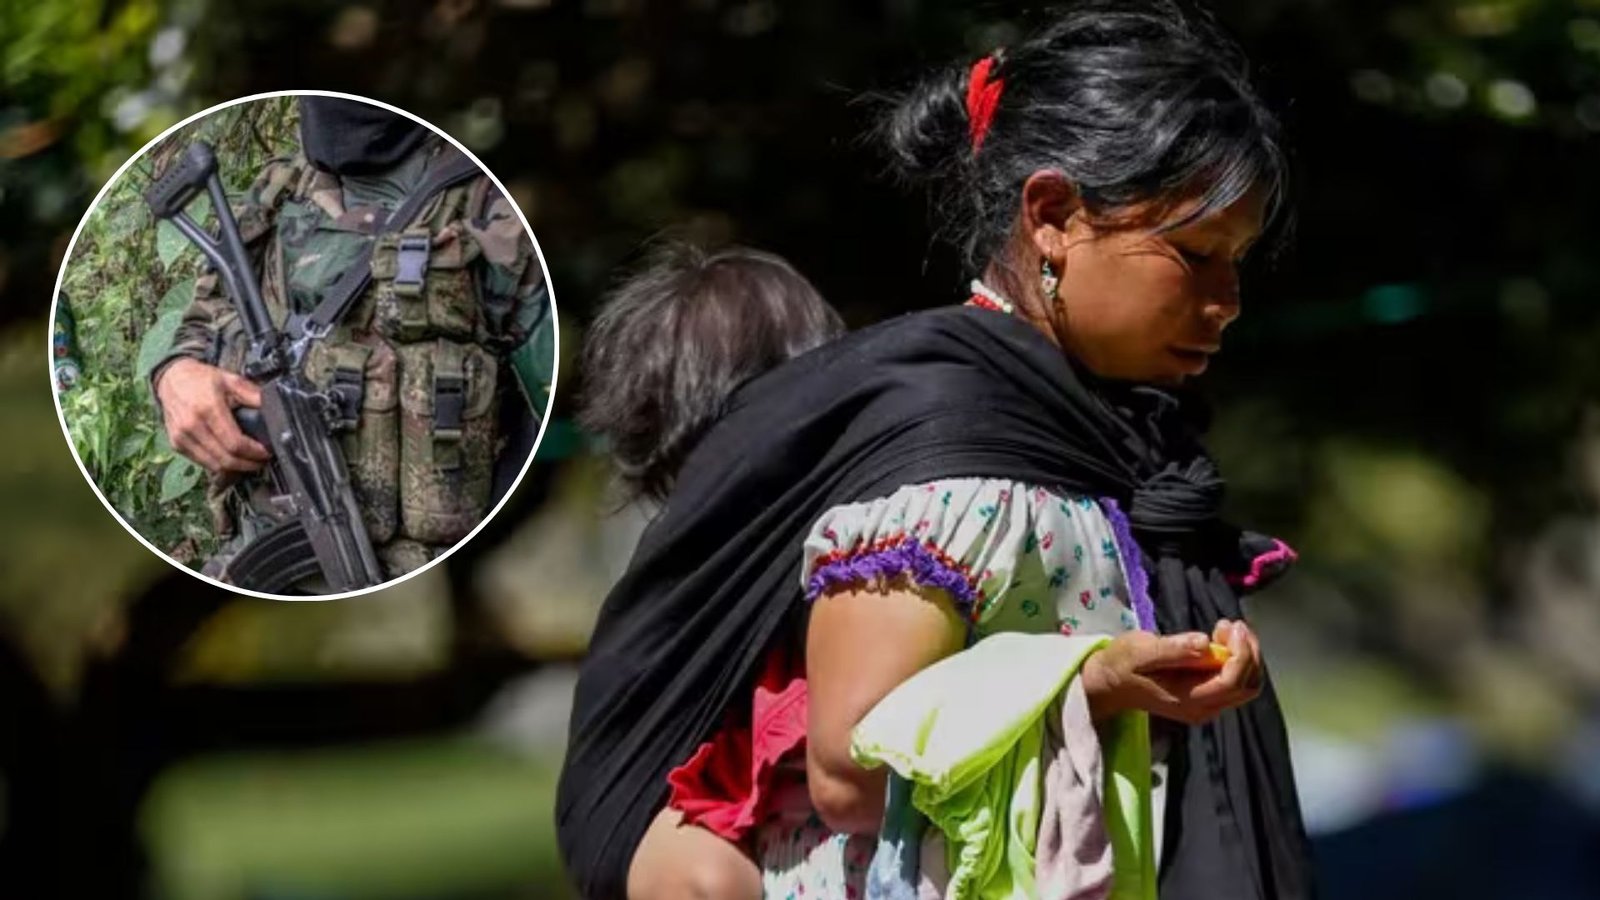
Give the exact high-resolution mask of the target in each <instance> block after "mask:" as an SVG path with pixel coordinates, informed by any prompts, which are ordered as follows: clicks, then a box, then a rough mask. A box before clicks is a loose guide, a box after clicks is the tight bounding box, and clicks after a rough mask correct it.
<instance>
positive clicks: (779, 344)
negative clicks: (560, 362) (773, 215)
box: [578, 243, 844, 500]
mask: <svg viewBox="0 0 1600 900" xmlns="http://www.w3.org/2000/svg"><path fill="white" fill-rule="evenodd" d="M843 331H844V322H843V320H842V319H840V317H839V314H838V312H837V311H835V310H834V308H833V307H832V306H830V305H828V303H827V302H826V301H825V300H823V299H822V296H821V295H820V294H818V293H817V290H816V288H814V287H812V285H811V282H809V281H807V280H806V278H805V276H803V275H801V274H800V273H799V272H798V271H796V270H795V268H794V267H793V266H791V265H790V264H789V263H788V262H787V261H785V260H784V259H783V258H782V257H779V256H776V255H774V254H771V253H765V252H762V251H760V250H752V249H749V248H745V247H730V248H727V249H724V250H719V251H717V252H712V253H708V252H706V251H705V250H702V249H700V248H697V247H694V246H691V245H688V244H682V243H666V244H662V245H659V246H657V247H656V248H655V249H654V250H653V251H652V252H651V253H649V254H648V256H647V258H646V260H645V262H644V264H643V265H642V266H641V267H640V268H639V269H638V270H636V271H635V272H634V273H633V274H632V275H630V276H629V277H627V278H626V279H625V280H624V281H623V282H622V283H621V284H620V285H618V287H617V288H616V289H615V290H614V291H612V293H611V295H610V296H609V297H608V298H607V300H606V302H605V304H604V305H603V307H602V308H601V310H600V313H599V315H598V316H597V317H596V318H595V321H594V323H593V324H592V325H591V326H590V328H589V334H588V336H587V338H586V339H585V342H584V348H583V373H584V384H585V388H584V392H583V398H582V402H581V408H580V411H579V414H578V421H579V423H580V424H581V425H582V426H583V427H584V428H585V429H586V430H588V431H589V432H591V433H592V434H596V435H599V436H601V437H603V438H605V439H606V441H607V443H608V444H609V449H610V452H611V456H612V459H613V461H614V462H615V464H616V466H617V469H618V473H619V474H620V475H621V478H622V481H623V484H624V486H625V487H626V488H627V489H628V491H629V492H630V496H631V497H639V496H644V497H649V498H651V499H655V500H664V499H665V498H666V495H667V493H668V492H669V491H670V490H671V488H672V485H673V482H674V481H675V480H676V478H677V474H678V469H679V468H680V467H681V466H682V465H683V461H684V459H686V458H687V457H688V455H689V451H690V450H692V449H693V447H694V445H695V444H696V443H697V442H698V441H699V439H700V438H701V437H702V436H703V435H704V434H705V432H706V430H707V429H708V428H710V426H711V425H712V424H713V423H714V422H716V420H717V419H718V418H720V417H721V416H722V413H723V412H724V410H725V409H726V406H727V402H728V398H729V397H730V396H731V395H732V394H733V392H734V390H735V389H736V388H738V386H739V385H740V384H742V383H743V382H745V381H747V380H749V379H750V378H753V377H755V376H757V375H760V374H761V373H763V372H765V371H767V370H768V369H771V368H773V367H774V366H776V365H778V364H779V363H781V362H783V361H785V360H787V359H790V358H791V357H794V356H798V355H800V354H801V353H804V352H805V351H807V350H810V349H812V348H814V347H817V346H819V345H821V344H823V343H825V342H827V341H828V340H831V339H832V338H834V337H836V336H838V335H839V334H841V333H843Z"/></svg>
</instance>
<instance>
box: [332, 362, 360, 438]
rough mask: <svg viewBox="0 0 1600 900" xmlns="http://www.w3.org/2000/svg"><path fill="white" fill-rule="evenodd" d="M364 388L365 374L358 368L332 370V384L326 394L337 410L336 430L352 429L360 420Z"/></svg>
mask: <svg viewBox="0 0 1600 900" xmlns="http://www.w3.org/2000/svg"><path fill="white" fill-rule="evenodd" d="M365 388H366V384H365V376H364V374H363V373H362V371H361V370H360V369H348V368H337V369H334V370H333V384H332V385H330V386H329V387H328V395H329V396H330V397H331V398H332V399H333V402H334V405H335V407H336V408H337V410H338V414H339V418H338V421H337V423H336V427H337V429H338V430H340V431H343V430H346V429H354V428H355V427H356V425H357V424H358V423H359V422H360V421H361V397H362V394H363V393H364V391H365Z"/></svg>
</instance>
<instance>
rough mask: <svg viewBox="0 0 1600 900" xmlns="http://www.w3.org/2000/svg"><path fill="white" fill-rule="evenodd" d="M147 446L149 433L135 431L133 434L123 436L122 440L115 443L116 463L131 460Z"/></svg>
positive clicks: (148, 444)
mask: <svg viewBox="0 0 1600 900" xmlns="http://www.w3.org/2000/svg"><path fill="white" fill-rule="evenodd" d="M149 446H150V432H148V431H136V432H134V433H133V434H129V435H124V436H123V438H122V440H121V441H119V442H118V443H117V461H118V462H124V461H127V460H130V459H133V458H134V457H135V456H138V455H139V454H141V453H143V452H144V451H145V449H146V448H147V447H149Z"/></svg>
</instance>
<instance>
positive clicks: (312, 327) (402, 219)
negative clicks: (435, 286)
mask: <svg viewBox="0 0 1600 900" xmlns="http://www.w3.org/2000/svg"><path fill="white" fill-rule="evenodd" d="M482 171H483V170H482V169H479V168H478V164H477V163H475V162H473V161H472V160H471V159H469V158H467V156H466V155H465V154H463V153H460V152H459V151H456V150H454V149H450V150H448V151H447V152H446V153H445V155H444V157H443V159H442V160H441V161H440V163H439V165H438V166H437V167H436V168H434V169H433V170H432V171H430V172H429V173H428V175H427V177H425V178H424V179H423V180H422V184H420V185H418V186H417V189H416V190H414V191H412V192H411V194H410V196H408V197H406V199H405V202H404V203H401V204H400V206H399V207H398V208H396V209H395V211H394V212H393V213H391V214H390V215H389V218H388V219H387V220H385V221H384V223H383V227H382V228H381V229H379V232H380V233H382V232H385V231H392V230H393V229H395V228H399V227H401V226H403V225H405V224H406V223H407V222H409V221H411V220H412V219H414V218H416V215H417V213H419V212H421V211H422V207H423V206H424V205H425V204H426V203H427V202H428V201H429V200H431V199H433V198H434V197H435V196H437V195H438V194H439V192H440V191H443V190H445V189H447V188H450V187H453V186H454V185H456V184H459V183H461V182H462V181H465V180H466V179H468V178H471V177H472V176H474V175H477V174H479V173H480V172H482ZM371 260H372V244H370V243H369V244H368V245H367V246H366V248H365V249H363V250H362V251H361V255H360V256H358V257H356V259H355V261H354V262H352V263H351V264H350V267H349V268H348V269H345V270H344V272H343V274H341V275H340V276H339V278H338V280H336V281H335V282H334V283H333V286H332V287H330V288H329V289H328V293H327V294H326V295H325V296H324V297H323V298H322V302H321V303H319V304H317V308H316V309H314V310H312V311H311V314H310V315H309V316H308V317H307V318H306V322H305V324H304V326H303V328H302V331H303V332H304V333H308V334H327V333H328V332H329V331H330V330H332V328H333V326H334V325H335V324H337V323H338V321H339V320H340V319H342V318H344V315H345V313H347V312H349V311H350V305H351V303H352V302H354V301H355V299H356V297H358V296H360V294H361V292H362V290H364V289H365V288H366V286H367V282H369V281H371V280H372V266H371Z"/></svg>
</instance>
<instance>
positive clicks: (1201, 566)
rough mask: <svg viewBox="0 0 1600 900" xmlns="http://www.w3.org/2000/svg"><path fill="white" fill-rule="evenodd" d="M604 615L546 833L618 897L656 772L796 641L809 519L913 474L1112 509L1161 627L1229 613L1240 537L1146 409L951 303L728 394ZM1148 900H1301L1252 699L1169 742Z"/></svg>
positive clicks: (1286, 808) (1161, 398) (1300, 874)
mask: <svg viewBox="0 0 1600 900" xmlns="http://www.w3.org/2000/svg"><path fill="white" fill-rule="evenodd" d="M731 407H732V408H731V409H730V411H729V412H728V414H727V415H726V416H725V417H724V418H723V419H722V420H721V421H720V422H719V423H718V424H717V425H716V426H714V427H713V428H712V430H711V432H710V433H708V434H707V436H706V437H705V439H704V440H703V441H702V442H701V443H700V444H699V445H698V446H697V447H696V448H695V450H694V451H693V452H692V453H691V455H690V457H689V459H688V461H687V462H686V463H685V466H684V469H683V471H682V473H681V474H680V476H679V481H678V485H677V487H676V489H675V490H674V492H673V494H672V495H671V496H670V497H669V498H668V501H667V503H666V506H665V508H664V509H663V511H662V512H661V514H660V516H659V517H658V518H657V519H656V520H655V521H654V522H652V523H651V525H650V527H649V528H648V529H647V530H646V532H645V534H644V536H643V538H642V539H641V541H640V543H639V546H638V548H637V550H636V551H635V553H634V556H633V559H632V561H631V563H630V565H629V567H628V570H627V572H626V573H625V574H624V575H623V577H622V579H621V580H620V581H619V582H618V583H617V585H616V587H615V588H614V589H613V590H612V592H611V594H610V595H609V596H608V597H607V598H606V601H605V604H604V606H603V607H602V609H601V613H600V619H599V622H598V624H597V626H596V629H595V633H594V636H593V639H592V642H591V644H590V651H589V655H588V657H587V658H586V660H585V662H584V664H583V667H582V671H581V675H580V678H579V682H578V688H577V695H576V702H575V706H574V708H573V713H572V722H571V731H570V735H569V745H568V752H567V758H566V765H565V769H564V770H563V772H562V777H561V784H560V789H559V792H558V797H557V808H556V820H557V827H558V835H559V838H560V844H561V849H562V853H563V855H564V857H565V858H566V861H567V864H568V868H569V870H570V871H571V873H572V874H573V875H574V877H575V878H576V880H577V883H578V885H579V889H580V890H581V891H582V893H583V895H584V896H586V897H594V898H620V897H623V896H624V895H625V889H626V878H627V871H628V865H629V863H630V861H631V858H632V855H633V852H634V849H635V848H636V847H637V845H638V843H639V840H640V839H641V837H642V836H643V834H644V832H645V829H646V828H647V827H648V825H649V823H650V821H651V819H652V818H653V816H654V815H655V814H656V812H658V811H659V810H660V809H661V807H662V806H663V804H664V802H665V799H666V796H667V793H668V789H667V783H666V774H667V772H668V771H669V770H670V769H672V768H673V767H674V766H676V765H678V764H680V763H682V762H683V761H684V760H686V759H687V758H688V757H689V755H690V754H691V753H692V752H693V750H694V749H695V747H697V746H698V745H699V744H700V743H701V742H702V741H704V740H706V739H708V738H709V737H710V736H711V734H712V733H713V732H714V731H715V730H716V728H717V727H718V726H719V725H720V724H721V723H722V721H723V714H724V712H725V711H726V710H727V709H728V708H729V704H730V703H733V702H736V701H741V700H742V699H743V698H744V697H745V696H747V692H748V691H749V690H750V688H751V685H752V682H753V679H754V677H755V674H756V672H757V671H758V668H759V666H760V665H761V662H762V660H763V657H764V655H765V653H766V652H767V650H768V649H769V647H771V646H772V644H773V641H774V640H775V639H776V638H778V637H779V636H780V635H793V634H794V631H793V629H798V628H803V627H804V622H805V612H806V609H805V606H804V601H803V599H802V593H801V587H800V580H799V576H800V564H801V544H802V541H803V539H804V537H805V535H806V533H807V531H808V530H809V528H810V527H811V525H812V524H813V523H814V522H815V520H816V519H817V517H819V516H820V515H821V514H822V513H823V512H824V511H825V510H827V509H828V508H830V507H832V506H834V505H837V504H840V503H846V502H851V501H857V500H864V499H868V498H873V497H879V496H884V495H886V494H888V493H890V492H892V491H893V490H894V489H895V488H896V487H898V486H900V485H905V484H913V483H918V482H922V481H928V480H932V479H936V478H949V477H960V476H976V477H1004V478H1010V479H1015V480H1019V481H1026V482H1030V483H1034V484H1038V485H1040V486H1044V487H1050V488H1053V489H1056V490H1059V491H1062V492H1066V493H1070V494H1081V495H1088V496H1094V497H1110V498H1114V499H1116V500H1117V501H1118V502H1119V503H1120V504H1121V506H1122V508H1124V509H1126V510H1127V511H1128V515H1129V520H1130V522H1131V525H1132V530H1133V532H1134V536H1135V537H1136V539H1137V540H1138V541H1139V544H1140V546H1141V548H1142V550H1143V551H1144V555H1145V557H1146V558H1147V560H1148V561H1149V562H1148V567H1149V569H1150V570H1151V572H1152V573H1153V577H1152V594H1153V597H1152V599H1153V600H1154V601H1155V605H1156V608H1157V618H1158V622H1159V625H1160V627H1161V629H1162V630H1163V631H1172V630H1186V629H1189V628H1196V629H1201V630H1205V631H1210V629H1211V626H1212V625H1213V624H1214V623H1215V621H1216V620H1217V619H1218V618H1220V617H1229V618H1232V617H1238V616H1239V615H1240V608H1239V600H1238V597H1237V595H1236V594H1235V593H1234V590H1233V589H1232V588H1231V587H1230V585H1229V582H1228V580H1227V578H1226V577H1225V575H1226V574H1228V573H1235V572H1239V571H1242V570H1243V569H1244V568H1245V567H1246V566H1247V562H1246V561H1245V560H1244V558H1243V555H1242V554H1241V551H1240V547H1241V543H1242V535H1241V532H1239V531H1238V530H1237V529H1233V528H1230V527H1228V526H1227V525H1225V524H1223V523H1222V522H1220V521H1219V520H1218V518H1217V512H1218V510H1217V507H1218V504H1219V503H1220V502H1221V494H1222V490H1221V488H1222V483H1221V480H1220V478H1218V477H1217V475H1216V470H1215V468H1214V467H1213V466H1212V465H1211V461H1210V459H1209V458H1208V457H1207V456H1206V455H1205V452H1204V450H1203V449H1202V448H1201V446H1200V444H1199V443H1198V440H1197V438H1196V436H1195V433H1194V431H1193V429H1192V427H1191V426H1190V424H1189V423H1188V422H1186V421H1185V420H1184V418H1183V414H1184V409H1183V407H1182V406H1181V405H1180V404H1179V403H1178V402H1177V401H1176V400H1175V398H1173V397H1172V396H1171V395H1170V394H1167V393H1164V392H1161V391H1157V390H1154V389H1148V388H1135V387H1129V386H1121V385H1113V384H1108V383H1104V382H1100V381H1098V380H1095V379H1092V378H1091V377H1090V376H1088V375H1087V374H1086V373H1083V372H1081V371H1078V370H1077V369H1076V368H1075V367H1074V366H1073V365H1072V364H1070V363H1069V362H1068V361H1067V360H1066V359H1065V358H1064V357H1063V356H1062V355H1061V353H1060V352H1059V351H1058V350H1057V349H1056V347H1055V346H1054V345H1052V344H1051V343H1050V342H1049V341H1047V340H1046V339H1045V338H1044V337H1043V336H1042V335H1041V334H1039V333H1038V332H1037V331H1035V330H1034V329H1033V328H1032V327H1030V326H1029V325H1027V324H1026V323H1024V322H1021V321H1019V320H1017V319H1014V318H1012V317H1010V316H1006V315H1003V314H1000V313H995V312H990V311H987V310H980V309H973V308H964V307H951V308H946V309H940V310H935V311H932V312H926V313H917V314H913V315H909V316H904V317H901V318H899V319H896V320H893V321H890V322H886V323H883V324H881V325H878V326H875V327H873V328H869V329H866V330H863V331H860V332H856V333H854V334H851V335H849V336H846V337H844V338H842V339H840V340H838V341H836V342H834V343H832V344H829V345H826V346H824V347H821V348H819V349H817V350H815V351H812V352H811V353H808V354H806V355H804V356H801V357H799V358H797V359H795V360H792V361H791V362H789V363H787V364H785V365H784V366H781V367H779V368H778V369H776V370H774V371H772V372H770V373H768V374H766V375H764V376H762V377H760V378H758V379H756V380H754V381H752V382H750V383H749V384H747V385H745V386H744V387H743V388H741V389H740V390H739V391H738V392H737V393H736V394H735V395H734V398H733V400H732V404H731ZM1175 733H1176V735H1177V738H1178V739H1177V740H1175V741H1174V750H1173V759H1172V774H1173V775H1174V776H1175V777H1174V778H1173V780H1172V781H1170V782H1169V784H1170V791H1171V793H1169V795H1168V807H1169V816H1168V821H1167V838H1166V841H1165V847H1164V856H1165V858H1164V860H1163V866H1162V870H1163V879H1162V887H1161V896H1162V897H1163V898H1164V900H1173V898H1177V900H1198V898H1207V900H1215V898H1222V897H1226V898H1230V900H1249V898H1263V900H1265V898H1274V900H1277V898H1285V900H1286V898H1299V897H1307V896H1310V895H1311V884H1310V874H1309V867H1308V859H1307V855H1308V849H1307V845H1306V840H1305V835H1304V828H1303V826H1302V825H1301V820H1300V813H1299V807H1298V803H1297V801H1296V798H1295V794H1294V789H1293V779H1292V772H1291V769H1290V765H1289V754H1288V746H1287V740H1286V736H1285V734H1284V728H1283V720H1282V716H1281V713H1280V711H1279V708H1278V704H1277V700H1276V698H1275V696H1274V693H1273V690H1272V686H1271V683H1270V681H1269V682H1268V683H1267V684H1266V686H1265V687H1264V688H1263V691H1262V694H1261V696H1260V697H1259V698H1258V699H1256V700H1255V701H1253V702H1251V703H1249V704H1247V705H1246V706H1244V707H1242V708H1240V709H1237V710H1232V711H1229V712H1226V713H1224V714H1222V715H1221V716H1220V717H1219V718H1218V719H1216V720H1215V721H1214V722H1212V723H1210V724H1207V725H1205V726H1201V727H1197V728H1189V729H1178V730H1176V732H1175Z"/></svg>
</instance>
